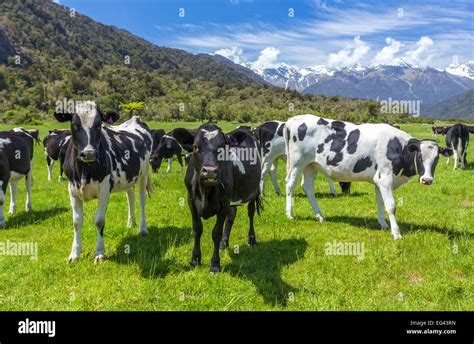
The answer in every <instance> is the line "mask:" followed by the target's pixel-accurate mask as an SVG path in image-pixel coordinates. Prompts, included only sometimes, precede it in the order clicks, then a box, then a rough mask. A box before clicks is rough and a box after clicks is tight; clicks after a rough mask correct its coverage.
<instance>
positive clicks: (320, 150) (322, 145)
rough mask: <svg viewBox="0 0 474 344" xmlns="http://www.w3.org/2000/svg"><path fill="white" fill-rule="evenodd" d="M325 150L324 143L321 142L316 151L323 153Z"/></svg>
mask: <svg viewBox="0 0 474 344" xmlns="http://www.w3.org/2000/svg"><path fill="white" fill-rule="evenodd" d="M323 150H324V143H321V144H320V145H318V150H317V151H316V153H322V152H323Z"/></svg>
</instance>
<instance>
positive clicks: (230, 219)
mask: <svg viewBox="0 0 474 344" xmlns="http://www.w3.org/2000/svg"><path fill="white" fill-rule="evenodd" d="M235 215H237V207H230V210H229V214H228V215H227V219H226V221H225V229H224V236H223V237H222V240H221V244H220V246H219V249H220V250H221V251H224V250H225V249H226V248H228V247H229V238H230V231H231V230H232V226H233V224H234V219H235Z"/></svg>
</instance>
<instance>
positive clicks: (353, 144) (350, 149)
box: [347, 129, 360, 154]
mask: <svg viewBox="0 0 474 344" xmlns="http://www.w3.org/2000/svg"><path fill="white" fill-rule="evenodd" d="M359 137H360V131H359V129H356V130H353V131H351V132H350V133H349V136H348V137H347V153H349V154H354V153H355V152H356V151H357V142H358V141H359Z"/></svg>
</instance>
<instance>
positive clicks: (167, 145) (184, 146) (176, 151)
mask: <svg viewBox="0 0 474 344" xmlns="http://www.w3.org/2000/svg"><path fill="white" fill-rule="evenodd" d="M176 135H179V136H180V137H179V138H180V141H179V142H178V140H177V139H176ZM193 140H194V136H193V132H192V131H189V130H188V129H185V128H176V129H173V130H172V131H171V132H169V133H167V134H165V135H163V136H162V137H161V139H160V141H159V144H158V146H157V147H156V148H155V149H154V150H153V152H152V154H151V157H150V164H151V167H152V169H153V172H155V173H156V172H158V170H159V169H160V166H161V162H162V161H163V159H167V160H168V168H167V170H166V173H169V172H170V171H171V164H172V162H173V156H176V158H177V159H178V163H179V164H180V165H181V171H183V170H184V165H183V159H182V154H183V151H186V152H191V151H192V144H193Z"/></svg>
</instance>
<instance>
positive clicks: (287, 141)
mask: <svg viewBox="0 0 474 344" xmlns="http://www.w3.org/2000/svg"><path fill="white" fill-rule="evenodd" d="M283 137H284V138H285V150H286V175H288V172H290V160H291V157H290V137H291V135H290V128H288V124H287V125H285V130H283Z"/></svg>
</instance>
